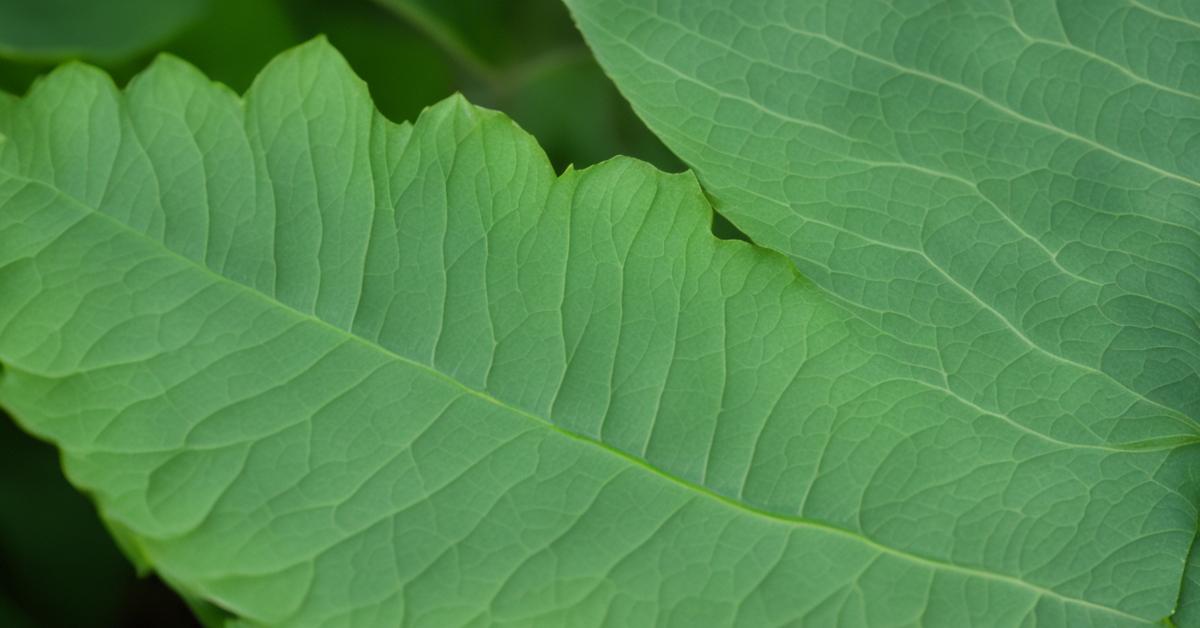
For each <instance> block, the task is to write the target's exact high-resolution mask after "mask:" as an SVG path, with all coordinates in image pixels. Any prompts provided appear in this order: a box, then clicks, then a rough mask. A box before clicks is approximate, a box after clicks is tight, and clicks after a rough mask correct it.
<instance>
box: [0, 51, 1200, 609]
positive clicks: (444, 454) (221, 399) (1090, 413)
mask: <svg viewBox="0 0 1200 628" xmlns="http://www.w3.org/2000/svg"><path fill="white" fill-rule="evenodd" d="M0 128H3V132H4V133H5V134H6V135H8V136H9V137H10V140H9V141H8V142H6V143H5V144H3V145H0V294H2V295H3V297H4V298H3V299H2V300H0V361H3V363H4V365H5V369H6V370H5V374H4V377H3V380H2V381H0V400H2V401H3V404H4V405H5V407H7V408H9V409H10V410H11V411H12V412H13V414H14V415H15V416H16V417H17V418H18V420H19V421H20V422H21V423H22V424H23V425H24V426H25V427H27V428H28V429H29V430H31V431H34V432H35V433H37V434H39V435H41V436H42V437H44V438H46V439H49V440H51V441H53V442H55V443H57V444H58V445H59V447H60V448H61V449H62V450H63V453H64V458H65V466H66V470H67V472H68V474H69V476H70V478H71V479H72V481H74V482H75V483H76V484H77V485H79V486H80V487H81V488H83V489H85V490H87V491H88V492H89V493H91V494H93V495H94V496H95V497H96V499H97V501H98V503H99V505H100V507H101V509H102V511H103V513H104V515H105V517H106V518H107V519H109V520H110V521H112V522H114V527H118V528H119V529H120V530H122V534H123V535H128V536H130V537H131V539H136V545H137V547H138V549H139V551H140V554H141V555H142V556H144V557H145V559H147V560H148V561H149V562H150V563H151V564H153V565H154V567H155V569H157V570H158V571H159V572H160V573H161V574H162V575H163V576H164V578H165V579H166V580H168V581H169V582H172V583H173V584H174V585H175V586H177V587H179V588H180V589H182V590H184V591H186V592H187V594H188V595H189V596H194V597H196V598H199V599H206V600H208V601H210V602H213V603H215V604H216V605H218V606H220V607H222V608H224V609H227V610H229V611H231V612H233V613H234V614H236V615H239V616H241V617H242V618H243V619H244V620H246V621H247V622H248V623H258V624H278V625H305V626H308V625H318V624H322V623H336V624H357V625H398V624H411V625H430V626H451V625H491V624H499V625H504V624H508V625H522V626H524V625H546V626H560V625H570V624H580V625H599V624H605V623H608V624H611V625H620V626H626V625H628V626H638V625H644V626H649V625H664V626H671V625H677V626H696V625H731V624H740V625H746V626H766V625H780V624H785V623H801V622H802V623H804V624H805V625H814V626H828V625H846V626H865V625H869V626H888V625H913V624H924V625H938V626H941V625H944V626H965V625H984V624H989V625H1017V624H1020V623H1026V624H1033V623H1037V624H1038V625H1068V626H1089V625H1096V626H1099V625H1105V626H1115V625H1151V624H1154V623H1156V622H1158V621H1159V619H1161V618H1162V617H1164V616H1166V615H1167V614H1169V613H1170V612H1171V609H1172V607H1173V605H1174V603H1175V600H1176V596H1177V593H1178V591H1179V583H1180V579H1181V577H1182V571H1183V556H1184V554H1185V553H1186V550H1187V548H1188V546H1189V545H1190V543H1191V540H1192V536H1193V533H1194V530H1195V519H1196V494H1195V490H1194V488H1193V487H1194V486H1196V479H1197V477H1196V476H1197V473H1198V472H1200V465H1198V464H1197V463H1198V462H1200V461H1198V460H1197V456H1198V455H1200V448H1197V447H1195V446H1186V445H1191V444H1194V443H1196V442H1197V440H1198V439H1197V428H1196V425H1195V423H1194V422H1192V421H1191V420H1190V419H1188V418H1187V417H1185V416H1184V415H1183V414H1182V413H1181V412H1177V411H1172V410H1169V409H1164V408H1163V407H1162V404H1161V403H1160V402H1156V401H1153V400H1151V399H1146V398H1144V396H1143V397H1138V396H1136V395H1135V394H1134V393H1132V392H1129V391H1128V390H1125V389H1122V388H1119V387H1116V386H1114V385H1113V383H1112V381H1111V380H1110V379H1109V378H1108V377H1106V376H1105V375H1104V373H1102V372H1088V373H1086V374H1082V375H1081V374H1080V373H1079V372H1078V370H1077V368H1078V367H1077V366H1075V365H1073V364H1071V363H1069V362H1066V361H1061V362H1053V364H1052V366H1051V367H1049V368H1043V367H1042V364H1041V363H1040V362H1037V361H1036V360H1040V359H1042V358H1041V357H1039V355H1040V354H1035V353H1033V352H1032V351H1030V352H1027V353H1028V356H1027V359H1028V360H1030V362H1028V363H1024V362H1019V361H1013V363H1012V365H1011V368H1009V369H1007V370H1005V371H1004V372H1003V373H1001V374H1000V375H999V376H998V377H996V376H993V375H990V374H989V371H987V370H986V369H985V368H983V367H985V366H988V365H990V364H994V363H991V362H988V361H987V358H988V357H989V356H990V357H991V359H993V360H995V361H996V362H999V361H1002V360H1005V359H1008V357H1009V356H1008V355H1007V354H1006V353H1005V351H1007V350H1008V345H1007V344H1006V343H1007V338H1008V336H1007V335H1006V332H1005V331H1004V329H1002V328H997V327H996V326H995V325H993V324H992V323H991V322H990V321H988V320H987V319H985V318H983V317H981V316H979V315H978V313H977V311H976V309H975V307H974V305H973V302H972V301H969V300H965V299H957V298H956V297H955V295H953V294H951V293H946V294H945V296H939V295H938V293H933V294H932V295H931V296H932V297H934V298H944V299H946V300H947V302H946V303H937V302H934V303H933V304H932V305H934V306H936V307H933V308H932V310H931V311H933V312H935V313H936V315H937V316H938V317H939V318H938V320H944V321H950V322H954V321H957V322H958V323H959V327H957V328H955V329H953V330H951V331H954V332H955V333H956V334H957V335H950V336H945V337H943V336H936V335H935V337H936V338H939V339H944V340H946V342H948V343H949V342H951V341H953V343H951V344H950V345H949V346H951V347H952V348H953V349H954V353H953V355H952V356H951V357H953V362H951V365H952V366H953V367H954V368H953V370H952V373H954V377H953V378H949V377H948V376H947V374H946V372H945V370H943V367H942V366H939V365H938V364H937V361H936V358H937V355H938V354H937V352H936V351H935V350H933V349H931V348H928V347H924V346H922V344H921V343H922V342H925V341H928V340H929V338H930V336H929V335H928V332H926V331H924V330H922V329H921V328H920V327H919V326H918V325H916V324H915V322H910V323H909V324H910V326H911V330H912V334H911V335H910V336H907V337H905V336H901V337H898V336H897V335H896V334H895V333H893V331H890V328H891V327H892V326H895V325H900V324H902V323H903V321H902V320H900V319H899V317H895V316H892V315H885V314H884V313H879V314H878V315H877V316H875V317H871V316H868V315H867V314H866V313H865V308H863V307H862V306H861V305H855V304H853V302H850V301H847V300H846V299H845V298H844V297H840V296H835V295H833V294H832V293H830V292H828V291H827V290H826V289H824V288H821V287H818V286H816V285H814V284H812V283H809V282H808V281H806V280H804V279H802V278H800V277H799V276H798V275H797V274H796V273H795V271H794V269H793V268H792V266H791V264H790V263H789V262H788V261H787V260H785V259H784V258H783V257H781V256H777V255H775V254H773V253H769V252H766V251H764V250H762V249H758V248H755V247H752V246H750V245H748V244H746V243H743V242H733V241H721V240H718V239H716V238H715V237H713V236H712V234H711V232H710V229H709V223H710V219H711V215H710V212H711V208H710V207H709V206H708V204H707V201H706V200H705V197H704V195H703V193H702V192H701V190H700V189H699V187H698V186H697V184H696V182H695V180H694V179H693V178H692V177H691V175H687V174H684V175H666V174H662V173H660V172H657V171H655V170H653V169H652V168H651V167H649V166H647V165H646V164H643V163H640V162H637V161H633V160H629V159H616V160H612V161H609V162H605V163H603V164H600V165H598V166H595V167H592V168H589V169H587V170H584V171H574V170H570V169H568V170H567V171H566V172H564V173H563V174H561V175H559V176H555V173H554V172H553V171H552V169H551V168H550V166H549V164H548V161H547V159H546V157H545V155H544V154H543V153H542V152H541V150H540V149H539V148H538V146H537V144H536V143H535V141H534V140H533V139H532V138H531V137H529V136H528V135H527V134H525V133H524V132H522V131H520V130H519V129H518V128H517V127H516V126H515V125H514V124H513V123H512V122H511V121H509V120H508V119H507V118H505V117H504V116H503V115H501V114H498V113H494V112H490V111H486V110H482V109H478V108H476V107H473V106H471V105H469V104H467V103H466V102H465V101H464V100H462V99H461V98H457V97H456V98H451V99H449V100H447V101H444V102H442V103H440V104H438V105H435V106H434V107H432V108H430V109H428V110H427V111H426V112H425V113H423V114H422V115H421V116H420V117H419V118H418V120H417V121H416V122H415V123H414V124H412V125H409V124H402V125H396V124H392V123H390V122H387V121H386V120H384V119H383V118H382V117H381V116H379V115H378V114H377V113H376V112H375V111H374V109H373V107H372V104H371V102H370V100H369V98H368V95H367V90H366V87H365V86H364V85H363V84H362V83H361V82H360V81H358V80H357V79H356V78H355V77H354V76H353V75H352V74H351V72H350V71H349V69H348V68H347V66H346V65H345V63H344V62H343V61H342V60H341V58H340V57H339V56H338V55H337V54H336V53H335V52H334V51H332V49H330V48H329V46H328V45H327V44H325V43H323V42H322V41H317V42H315V43H311V44H308V45H306V46H304V47H301V48H299V49H296V50H294V51H292V52H289V53H286V54H284V55H283V56H281V57H280V58H278V59H277V60H276V61H274V62H272V64H270V65H269V66H268V67H267V69H266V70H264V72H263V73H262V74H261V75H260V77H259V78H258V79H257V81H256V82H255V84H254V85H253V86H252V87H251V88H250V90H249V92H248V93H247V94H246V95H245V97H244V98H238V97H237V96H235V95H234V94H233V93H232V92H230V91H228V90H226V89H224V88H221V87H219V86H216V85H214V84H212V83H210V82H208V81H207V80H206V79H205V78H204V77H203V76H201V75H200V74H199V73H198V72H197V71H196V70H194V69H193V68H191V67H190V66H187V65H186V64H184V63H182V62H180V61H178V60H175V59H172V58H169V57H167V58H162V59H160V60H159V61H157V62H156V63H155V64H154V66H152V67H151V68H150V69H149V70H147V71H146V72H145V73H144V74H142V75H140V76H139V77H138V78H136V79H135V80H133V81H132V82H131V83H130V85H129V86H128V88H127V89H126V90H125V91H123V92H121V91H118V90H117V89H116V88H115V87H114V86H113V84H112V83H111V82H110V81H108V80H107V79H106V77H104V76H103V75H102V74H100V73H99V72H98V71H96V70H93V69H89V68H87V67H84V66H80V65H70V66H67V67H65V68H63V69H61V70H59V71H57V72H56V73H55V74H53V75H52V76H50V77H49V78H47V79H46V80H44V81H42V82H40V83H39V84H38V85H37V86H36V87H35V88H34V89H33V90H32V91H31V93H30V94H29V95H28V96H27V97H25V98H24V99H22V100H21V101H19V102H18V103H17V104H16V105H15V106H14V107H13V111H12V112H10V115H9V116H8V120H7V122H6V123H5V126H4V127H0ZM763 174H764V175H765V174H766V173H765V171H764V173H763ZM885 270H886V269H885ZM930 281H931V282H932V279H931V280H930ZM947 333H949V332H947ZM931 361H932V364H931ZM1035 367H1036V368H1039V369H1041V370H1036V371H1035V370H1033V369H1034V368H1035ZM977 369H978V370H977ZM968 373H971V375H970V376H968V375H967V374H968ZM989 378H990V379H989ZM963 382H967V383H969V384H970V385H972V386H977V387H978V388H977V389H976V390H972V391H967V390H964V389H963V388H962V387H961V386H963V385H964V384H963ZM1022 383H1024V385H1021V384H1022Z"/></svg>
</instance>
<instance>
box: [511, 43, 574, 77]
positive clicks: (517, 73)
mask: <svg viewBox="0 0 1200 628" xmlns="http://www.w3.org/2000/svg"><path fill="white" fill-rule="evenodd" d="M591 59H592V55H591V53H590V52H589V51H588V49H587V48H586V47H584V46H565V47H563V48H558V49H556V50H551V51H549V52H546V53H544V54H541V55H538V56H536V57H534V58H532V59H530V60H528V61H526V62H524V63H520V64H517V65H514V66H512V67H511V68H509V69H508V71H507V72H505V74H506V76H507V77H508V83H509V84H511V85H512V86H520V85H524V84H526V83H530V82H533V81H536V80H537V79H539V78H541V77H542V76H543V75H545V74H549V73H551V72H554V71H556V70H559V69H561V68H564V67H567V66H571V65H575V64H576V63H586V62H588V61H591Z"/></svg>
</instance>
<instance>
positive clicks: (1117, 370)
mask: <svg viewBox="0 0 1200 628" xmlns="http://www.w3.org/2000/svg"><path fill="white" fill-rule="evenodd" d="M568 4H569V5H571V6H572V8H573V10H574V12H575V15H576V18H577V20H578V23H579V26H580V27H581V29H582V30H583V31H584V33H585V35H586V36H587V37H588V38H589V42H590V43H591V45H592V46H593V48H594V49H595V51H596V52H597V54H598V56H599V57H600V59H601V62H602V64H604V65H605V67H606V68H607V69H608V71H609V72H610V73H611V75H612V76H613V78H614V79H615V80H616V82H617V84H618V86H619V87H621V89H622V90H623V91H624V93H625V94H626V96H627V97H628V98H629V99H630V100H631V101H632V102H633V104H634V107H635V108H636V109H637V110H638V111H639V113H640V114H641V115H642V116H643V118H644V119H645V120H646V121H647V123H648V124H649V125H650V126H651V128H652V129H654V130H655V131H656V132H657V133H658V134H659V136H660V137H662V138H663V140H664V141H665V142H666V143H667V144H668V145H669V146H670V147H671V148H672V149H673V150H675V151H676V153H678V154H679V155H680V156H681V157H683V158H684V159H685V161H687V162H689V163H690V164H691V165H692V166H693V167H694V168H696V170H697V172H698V174H699V176H700V179H701V181H702V182H703V183H704V184H705V186H706V188H707V189H708V190H709V191H710V192H711V193H712V194H713V196H714V197H715V198H716V202H717V204H718V207H719V209H720V210H721V211H722V212H723V213H725V214H726V215H727V216H728V217H730V218H731V219H732V220H733V222H734V223H735V224H737V225H738V226H739V227H741V228H742V229H743V230H744V231H746V233H748V234H749V235H750V236H751V237H752V238H754V239H755V240H756V241H757V242H760V243H762V244H765V245H767V246H770V247H772V248H775V249H776V250H779V251H782V252H784V253H786V254H788V255H789V256H790V257H792V259H793V260H794V261H795V262H796V264H797V266H798V267H799V268H800V270H801V272H802V274H804V275H805V276H807V277H809V278H811V279H812V280H813V281H814V282H815V283H816V284H818V285H819V286H820V287H822V288H823V289H824V290H825V291H827V293H828V294H830V295H831V298H833V299H835V300H837V301H839V302H841V303H843V304H844V305H845V306H846V308H847V309H848V310H850V311H852V312H853V313H854V315H855V316H856V317H857V318H859V319H860V320H862V321H863V322H864V323H865V324H869V325H871V326H872V327H873V328H875V329H877V330H878V332H879V333H880V334H883V335H884V336H885V337H888V338H889V339H890V340H891V342H893V343H896V344H897V345H902V346H903V347H904V348H903V349H902V353H903V356H904V359H905V360H906V361H908V362H909V363H911V364H912V365H913V367H914V368H919V369H923V370H926V371H927V372H928V373H929V374H930V375H929V377H930V378H931V379H932V380H933V381H938V382H940V383H941V384H942V386H943V387H944V388H945V389H946V390H947V391H948V392H949V393H950V394H953V395H954V396H957V397H960V398H962V399H964V400H966V401H967V402H968V403H970V404H973V405H975V406H977V407H978V408H980V409H982V410H986V411H988V412H993V413H996V414H999V415H1003V416H1006V417H1009V418H1011V419H1012V420H1014V421H1015V422H1017V423H1019V424H1021V425H1022V426H1024V427H1027V428H1029V429H1031V430H1035V431H1039V432H1042V433H1046V434H1050V435H1053V436H1055V437H1057V438H1061V439H1064V440H1069V441H1075V442H1088V441H1093V442H1094V440H1095V439H1101V440H1109V439H1115V440H1116V441H1118V442H1129V443H1133V442H1136V441H1138V440H1139V439H1142V438H1146V437H1151V435H1153V434H1157V433H1158V432H1157V430H1158V427H1155V424H1160V425H1162V426H1164V427H1165V426H1166V425H1167V424H1177V425H1179V426H1185V425H1194V423H1195V419H1196V418H1197V417H1198V416H1200V74H1198V73H1197V68H1200V19H1198V18H1200V14H1197V13H1196V12H1195V8H1196V7H1195V6H1193V5H1191V4H1188V3H1171V2H1161V3H1156V2H1145V3H1144V2H1138V1H1132V2H1129V1H1126V0H1103V1H1097V2H1090V1H1089V2H1054V1H1051V0H1022V1H1017V2H1008V1H1003V2H990V1H979V2H941V1H936V0H928V1H917V2H908V3H893V2H883V1H874V0H862V1H854V2H832V1H824V0H808V1H802V2H792V1H786V0H759V1H755V2H731V1H729V0H699V1H691V0H688V1H666V2H646V1H641V0H568ZM1174 429H1176V428H1173V427H1171V428H1166V432H1164V433H1163V435H1164V436H1165V435H1166V433H1169V432H1171V431H1173V430H1174ZM1179 429H1182V430H1185V431H1186V430H1188V429H1190V428H1186V427H1180V428H1179ZM1188 455H1190V454H1188ZM1060 479H1061V478H1060ZM1177 488H1178V489H1180V490H1181V491H1183V492H1184V493H1185V494H1187V495H1189V497H1188V499H1192V497H1191V496H1192V495H1194V494H1195V491H1196V489H1197V487H1195V486H1190V485H1189V486H1177ZM1089 507H1094V504H1093V505H1092V506H1089ZM1189 516H1192V518H1193V524H1194V520H1195V517H1194V515H1189ZM954 518H955V517H954V516H951V518H950V521H953V519H954ZM965 524H966V522H964V521H961V520H959V521H958V522H957V523H951V522H948V523H947V525H946V527H945V528H944V530H943V534H945V535H948V536H947V537H946V538H958V537H960V536H961V532H960V530H961V529H962V527H963V526H964V525H965ZM892 538H894V539H895V541H897V542H905V541H904V538H903V537H902V536H896V537H892ZM994 542H995V539H989V540H988V541H987V542H983V541H982V540H981V542H980V547H985V546H987V545H989V544H991V543H994ZM1005 542H1007V541H1005ZM1027 543H1028V541H1027V540H1026V541H1022V542H1020V543H1019V544H1020V545H1025V546H1027ZM947 549H948V548H947ZM1178 552H1179V554H1178V556H1177V558H1176V560H1177V561H1182V560H1183V559H1184V556H1185V555H1186V552H1187V544H1180V545H1179V546H1178ZM1025 560H1026V559H1021V558H1019V557H1015V556H1013V557H1006V558H1005V559H1004V560H998V561H995V562H992V563H991V564H993V565H995V566H997V567H999V566H1000V565H1003V564H1005V563H1006V562H1007V564H1008V566H1007V567H1003V568H1001V569H1002V570H1003V571H1006V572H1008V573H1017V572H1020V571H1022V570H1024V568H1025V565H1026V563H1025ZM1176 564H1178V563H1176ZM1087 577H1088V578H1089V579H1091V580H1092V581H1093V583H1099V582H1104V581H1106V580H1109V576H1107V575H1106V574H1105V573H1104V572H1103V571H1101V570H1095V571H1092V572H1091V573H1090V574H1089V575H1088V576H1087ZM1110 584H1111V583H1110ZM1122 589H1123V586H1121V585H1116V586H1114V594H1115V595H1117V596H1118V597H1120V594H1116V592H1117V591H1121V590H1122ZM1171 589H1172V587H1169V586H1165V585H1164V586H1163V588H1162V589H1161V590H1160V591H1158V592H1157V593H1156V594H1154V595H1156V596H1157V597H1158V598H1159V603H1158V605H1157V608H1159V609H1160V611H1168V610H1169V608H1170V604H1169V603H1168V602H1171V601H1173V600H1174V599H1175V598H1174V596H1175V592H1174V591H1172V590H1171ZM1147 594H1148V593H1147ZM1125 595H1126V596H1129V595H1133V592H1132V591H1129V590H1126V591H1125ZM1190 597H1191V596H1190V595H1185V596H1184V598H1183V601H1187V600H1188V599H1190ZM1114 599H1115V598H1114ZM1164 614H1165V613H1164ZM1187 621H1188V622H1189V623H1191V622H1200V617H1188V618H1187Z"/></svg>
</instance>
